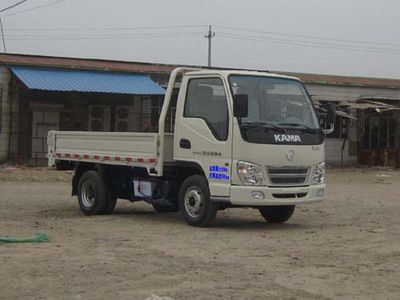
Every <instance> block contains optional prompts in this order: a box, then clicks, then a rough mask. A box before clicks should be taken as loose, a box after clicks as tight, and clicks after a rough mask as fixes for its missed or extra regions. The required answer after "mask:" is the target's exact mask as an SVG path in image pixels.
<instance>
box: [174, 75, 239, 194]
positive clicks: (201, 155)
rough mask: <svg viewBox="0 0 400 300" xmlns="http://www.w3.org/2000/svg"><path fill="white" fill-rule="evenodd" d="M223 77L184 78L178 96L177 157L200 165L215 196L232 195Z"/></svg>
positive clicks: (175, 148) (229, 138) (182, 161)
mask: <svg viewBox="0 0 400 300" xmlns="http://www.w3.org/2000/svg"><path fill="white" fill-rule="evenodd" d="M227 95H228V92H227V89H226V86H225V85H224V80H223V79H222V78H221V77H218V76H215V77H189V78H188V77H184V78H183V80H182V85H181V90H180V94H179V97H178V103H177V111H176V123H175V136H174V159H175V160H177V161H178V163H179V162H180V163H183V164H185V163H187V164H189V165H192V166H194V165H196V166H198V167H200V168H201V169H202V170H203V172H204V174H205V175H206V177H207V180H208V182H209V187H210V193H211V195H212V196H214V197H218V196H220V197H226V196H229V195H230V182H231V163H232V162H231V157H232V125H231V121H230V120H231V113H230V109H229V105H230V103H229V101H228V96H227Z"/></svg>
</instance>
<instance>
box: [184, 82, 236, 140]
mask: <svg viewBox="0 0 400 300" xmlns="http://www.w3.org/2000/svg"><path fill="white" fill-rule="evenodd" d="M184 117H186V118H200V119H203V120H204V121H205V122H206V123H207V125H208V127H209V128H210V130H211V132H212V133H213V135H214V137H215V138H216V139H217V140H220V141H225V140H226V139H227V138H228V126H229V118H228V106H227V103H226V96H225V90H224V86H223V83H222V80H221V79H219V78H201V79H191V80H190V81H189V84H188V90H187V94H186V103H185V111H184Z"/></svg>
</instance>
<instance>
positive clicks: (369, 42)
mask: <svg viewBox="0 0 400 300" xmlns="http://www.w3.org/2000/svg"><path fill="white" fill-rule="evenodd" d="M214 26H215V27H217V28H218V27H219V28H225V29H233V30H236V31H242V32H253V33H261V34H266V35H277V36H287V37H297V38H303V39H314V40H324V41H332V42H344V43H356V44H375V45H385V46H400V44H395V43H385V42H376V41H361V40H347V39H338V38H327V37H321V36H312V35H303V34H293V33H281V32H274V31H263V30H256V29H250V28H241V27H234V26H225V25H214Z"/></svg>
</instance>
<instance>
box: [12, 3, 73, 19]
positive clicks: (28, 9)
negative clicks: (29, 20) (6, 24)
mask: <svg viewBox="0 0 400 300" xmlns="http://www.w3.org/2000/svg"><path fill="white" fill-rule="evenodd" d="M25 1H27V0H25ZM25 1H22V2H25ZM63 1H65V0H56V1H54V2H51V3H48V4H43V5H38V6H34V7H31V8H27V9H23V10H20V11H16V12H14V13H9V14H6V15H4V17H11V16H15V15H19V14H22V13H25V12H30V11H32V10H37V9H40V8H45V7H50V6H54V5H56V4H58V3H61V2H63Z"/></svg>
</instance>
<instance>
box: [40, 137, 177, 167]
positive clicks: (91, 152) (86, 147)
mask: <svg viewBox="0 0 400 300" xmlns="http://www.w3.org/2000/svg"><path fill="white" fill-rule="evenodd" d="M47 139H48V140H47V144H48V147H49V149H48V155H49V166H53V165H54V164H55V162H56V160H67V161H85V162H94V163H104V164H112V165H130V166H145V167H155V166H156V165H157V160H158V157H159V156H158V153H159V149H158V133H143V132H91V131H50V132H49V134H48V138H47ZM172 147H173V134H168V133H167V134H165V149H164V163H168V162H172V161H173V157H172V150H173V149H172Z"/></svg>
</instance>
